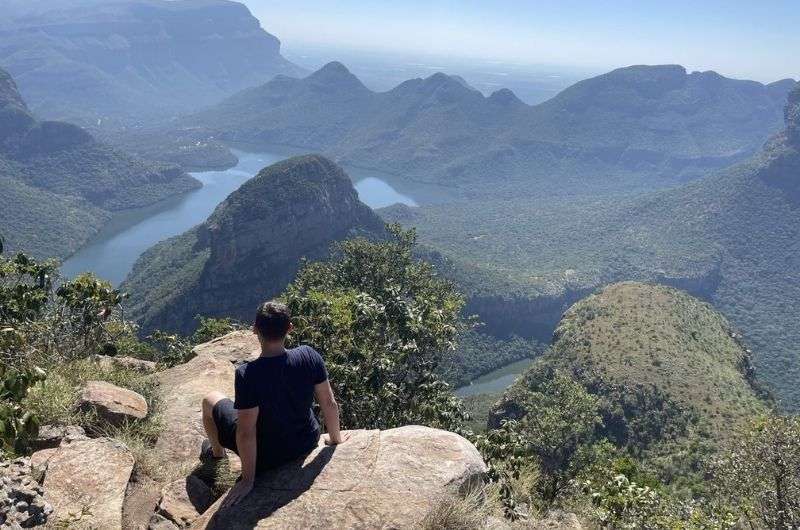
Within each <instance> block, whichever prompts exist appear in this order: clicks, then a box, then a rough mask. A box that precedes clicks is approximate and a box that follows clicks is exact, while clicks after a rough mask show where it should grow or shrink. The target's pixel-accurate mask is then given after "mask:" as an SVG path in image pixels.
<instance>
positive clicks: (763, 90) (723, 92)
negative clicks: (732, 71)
mask: <svg viewBox="0 0 800 530" xmlns="http://www.w3.org/2000/svg"><path fill="white" fill-rule="evenodd" d="M792 85H793V82H792V81H781V82H777V83H774V84H771V85H763V84H760V83H756V82H753V81H738V80H733V79H727V78H725V77H722V76H720V75H718V74H716V73H714V72H702V73H701V72H694V73H691V74H690V73H687V72H686V71H685V70H684V69H683V68H682V67H680V66H633V67H629V68H622V69H620V70H615V71H613V72H611V73H609V74H606V75H603V76H599V77H597V78H594V79H590V80H587V81H583V82H581V83H578V84H576V85H574V86H573V87H571V88H568V89H567V90H565V91H563V92H562V93H561V94H559V95H558V96H556V97H555V98H553V99H552V100H550V101H548V102H546V103H543V104H541V105H537V106H533V107H531V106H528V105H526V104H524V103H523V102H521V101H520V100H519V99H518V98H517V97H516V96H514V94H513V93H512V92H511V91H509V90H500V91H497V92H495V93H494V94H492V95H491V96H489V97H484V96H483V95H482V94H481V93H480V92H478V91H477V90H474V89H472V88H470V87H469V86H468V85H466V84H465V83H464V82H463V80H461V79H459V78H456V77H452V76H448V75H445V74H442V73H437V74H434V75H432V76H430V77H428V78H426V79H412V80H409V81H406V82H404V83H402V84H400V85H399V86H397V87H395V88H394V89H392V90H390V91H388V92H381V93H376V92H372V91H370V90H368V89H367V88H366V87H365V86H364V85H363V84H362V83H361V82H360V81H359V80H358V79H357V78H356V77H355V76H354V75H353V74H352V73H350V72H349V71H348V70H347V68H345V66H343V65H342V64H340V63H330V64H328V65H326V66H324V67H323V68H322V69H320V70H319V71H317V72H315V73H313V74H311V75H310V76H308V77H306V78H303V79H294V78H290V77H285V76H279V77H277V78H275V79H273V80H272V81H270V82H268V83H266V84H264V85H262V86H259V87H255V88H251V89H248V90H245V91H243V92H240V93H239V94H236V95H234V96H231V97H230V98H228V99H227V100H225V101H223V102H222V103H220V104H218V105H216V106H214V107H211V108H210V109H207V110H205V111H202V112H200V113H197V114H195V115H193V116H189V117H187V118H184V119H182V120H179V122H178V128H179V129H180V131H182V132H183V133H185V131H192V130H194V131H197V130H204V131H206V134H207V136H208V137H213V138H215V139H216V138H221V139H223V140H225V141H227V142H230V143H237V142H240V143H247V144H255V145H269V144H285V145H291V146H295V147H301V148H306V149H314V150H319V151H321V152H324V153H326V154H328V155H330V156H333V157H335V158H336V159H337V160H341V161H343V162H346V163H349V164H353V165H358V166H364V167H373V168H379V169H381V170H383V171H388V172H391V173H397V174H400V175H403V176H405V177H408V178H409V179H413V180H423V181H427V182H435V183H439V184H443V185H447V186H451V187H456V188H457V192H458V193H459V194H460V195H461V196H463V197H467V198H485V197H486V195H487V193H489V194H492V195H494V196H498V195H500V196H504V197H511V196H519V195H520V194H524V195H526V196H536V195H538V194H540V191H541V189H542V188H544V187H547V189H548V195H549V196H556V195H562V196H563V195H575V194H590V195H591V194H597V193H605V192H609V191H613V192H619V191H625V192H630V191H633V190H637V189H647V190H652V189H653V188H655V187H664V186H669V185H674V184H676V183H680V182H682V181H684V180H686V179H689V178H693V177H696V176H698V175H700V174H703V173H704V172H706V171H708V170H709V169H714V168H719V167H722V166H726V165H729V164H731V163H732V162H735V161H738V160H741V159H743V158H746V157H747V156H749V155H751V154H753V153H754V152H756V151H757V150H758V149H759V148H760V147H761V146H762V144H763V143H764V141H765V140H766V139H767V138H768V137H769V136H770V135H771V134H773V133H774V132H776V131H777V130H778V129H779V128H780V123H781V118H782V114H781V113H782V107H783V104H784V102H785V99H786V95H787V93H788V92H789V90H790V89H791V86H792Z"/></svg>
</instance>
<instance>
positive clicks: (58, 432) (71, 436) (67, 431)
mask: <svg viewBox="0 0 800 530" xmlns="http://www.w3.org/2000/svg"><path fill="white" fill-rule="evenodd" d="M85 438H86V431H84V429H83V427H79V426H77V425H42V427H40V428H39V434H38V435H37V436H36V439H35V440H33V442H32V443H31V446H32V448H33V449H34V450H35V451H40V450H42V449H52V448H55V447H58V446H59V445H61V443H62V442H67V443H69V442H72V441H74V440H83V439H85Z"/></svg>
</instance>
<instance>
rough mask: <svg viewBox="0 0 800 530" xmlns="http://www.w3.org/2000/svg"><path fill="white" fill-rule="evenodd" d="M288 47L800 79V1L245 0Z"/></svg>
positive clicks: (753, 77) (752, 77)
mask: <svg viewBox="0 0 800 530" xmlns="http://www.w3.org/2000/svg"><path fill="white" fill-rule="evenodd" d="M244 3H246V4H247V5H248V6H249V7H250V9H251V10H252V11H253V13H254V14H255V15H256V16H257V17H258V18H259V19H260V20H261V22H262V25H263V26H264V28H265V29H266V30H267V31H269V32H271V33H273V34H275V35H276V36H277V37H279V38H280V39H281V40H282V41H283V42H284V44H285V45H286V46H287V47H288V48H292V47H293V46H303V45H331V46H337V47H343V48H352V49H369V50H385V51H408V52H412V53H430V54H433V55H449V56H459V57H475V58H481V59H497V60H503V61H509V62H519V63H525V64H554V65H564V66H581V67H592V68H602V69H605V68H608V69H610V68H614V67H618V66H625V65H630V64H663V63H678V64H682V65H684V66H686V67H687V68H688V69H690V70H716V71H718V72H720V73H722V74H725V75H729V76H732V77H739V78H751V79H757V80H759V81H774V80H777V79H780V78H785V77H794V78H799V77H800V0H669V1H667V0H664V1H653V0H616V1H601V0H592V1H590V0H541V1H527V2H526V1H521V0H495V1H477V0H462V1H456V0H427V1H423V0H411V1H391V2H387V1H381V2H378V1H366V0H362V1H356V0H244Z"/></svg>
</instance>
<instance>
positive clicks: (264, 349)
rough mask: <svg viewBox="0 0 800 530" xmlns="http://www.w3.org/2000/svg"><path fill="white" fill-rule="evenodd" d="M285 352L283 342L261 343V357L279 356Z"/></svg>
mask: <svg viewBox="0 0 800 530" xmlns="http://www.w3.org/2000/svg"><path fill="white" fill-rule="evenodd" d="M284 353H286V348H285V347H284V345H283V343H282V342H281V343H273V344H262V345H261V357H280V356H281V355H283V354H284Z"/></svg>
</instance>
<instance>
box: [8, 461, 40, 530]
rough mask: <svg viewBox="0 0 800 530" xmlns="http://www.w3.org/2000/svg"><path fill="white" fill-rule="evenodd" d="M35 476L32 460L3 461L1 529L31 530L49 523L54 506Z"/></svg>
mask: <svg viewBox="0 0 800 530" xmlns="http://www.w3.org/2000/svg"><path fill="white" fill-rule="evenodd" d="M34 475H35V470H34V469H33V467H32V466H31V462H30V459H29V458H18V459H16V460H12V461H5V462H0V528H2V529H6V528H31V527H34V526H40V525H43V524H45V523H46V522H47V519H48V517H49V516H50V514H51V513H52V512H53V507H52V506H51V505H50V504H49V503H48V502H47V501H46V500H45V498H44V490H43V489H42V487H41V485H40V484H39V482H37V481H36V480H35V478H34Z"/></svg>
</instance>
